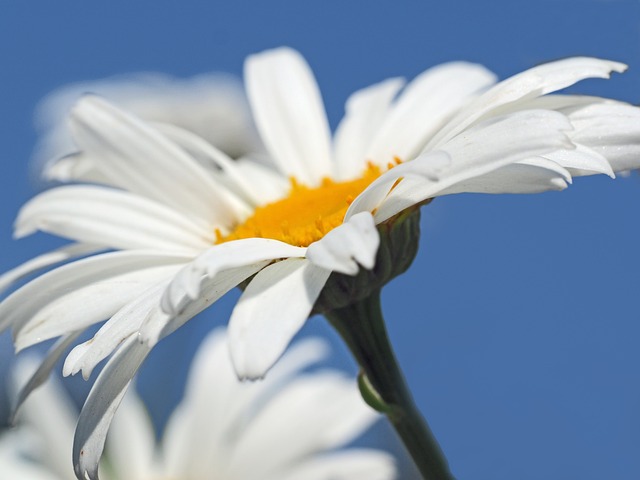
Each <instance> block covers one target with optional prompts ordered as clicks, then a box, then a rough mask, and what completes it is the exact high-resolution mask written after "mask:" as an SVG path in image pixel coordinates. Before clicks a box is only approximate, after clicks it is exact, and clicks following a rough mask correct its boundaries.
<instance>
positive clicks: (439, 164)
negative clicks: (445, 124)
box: [345, 110, 573, 223]
mask: <svg viewBox="0 0 640 480" xmlns="http://www.w3.org/2000/svg"><path fill="white" fill-rule="evenodd" d="M568 130H571V124H570V123H569V121H568V120H567V118H566V117H565V116H564V115H562V114H560V113H557V112H553V111H546V110H525V111H522V112H517V113H514V114H511V115H509V116H506V117H504V118H501V119H496V120H494V121H492V122H487V123H485V124H479V125H477V126H476V127H474V128H472V129H470V130H468V131H466V132H465V133H464V134H463V135H459V136H458V137H455V138H453V139H452V140H450V141H449V142H447V144H446V145H444V146H443V152H427V153H424V154H422V155H420V156H419V157H418V158H417V159H415V160H413V161H411V162H407V163H404V164H402V165H398V166H397V167H395V168H394V169H392V170H390V171H388V172H387V173H385V174H383V175H382V176H381V177H379V178H378V179H376V180H375V181H374V182H373V183H372V184H371V185H370V186H369V187H368V188H367V189H366V190H365V191H364V192H363V193H362V194H361V195H360V196H359V197H357V198H356V199H355V200H354V201H353V203H352V204H351V206H350V207H349V210H348V211H347V215H346V216H345V218H349V217H350V216H352V215H354V214H355V213H357V212H360V211H375V212H376V213H375V219H376V222H377V223H380V222H382V221H384V220H386V219H388V218H390V217H392V216H393V215H395V214H396V213H398V212H400V211H402V210H404V209H405V208H408V207H410V206H412V205H415V204H417V203H420V202H422V201H424V200H426V199H427V198H431V197H434V196H437V195H440V193H441V192H443V191H446V189H448V188H450V187H452V186H453V185H455V184H456V183H459V182H463V181H466V180H468V179H470V178H473V177H477V176H480V175H484V174H487V173H489V172H491V171H493V170H495V169H497V168H500V167H504V166H506V165H508V164H510V163H515V162H518V161H521V160H526V159H528V158H531V157H534V156H537V155H543V154H546V153H549V152H552V151H554V150H558V149H571V148H572V147H573V145H572V144H571V143H570V142H569V141H568V139H567V137H566V135H565V134H564V133H563V132H564V131H568ZM409 176H415V177H418V178H419V179H420V180H421V181H420V182H412V183H411V188H410V189H408V188H407V186H403V185H402V183H404V182H402V181H401V182H400V184H396V182H397V181H398V180H400V179H401V178H403V177H409ZM394 185H395V188H393V187H394ZM392 188H393V190H392V191H391V189H392Z"/></svg>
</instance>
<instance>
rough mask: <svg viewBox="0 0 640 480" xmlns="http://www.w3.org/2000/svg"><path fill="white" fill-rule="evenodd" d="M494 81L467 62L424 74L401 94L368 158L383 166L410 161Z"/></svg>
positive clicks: (438, 67) (377, 134)
mask: <svg viewBox="0 0 640 480" xmlns="http://www.w3.org/2000/svg"><path fill="white" fill-rule="evenodd" d="M495 81H496V76H495V75H494V74H493V73H492V72H490V71H489V70H487V69H486V68H485V67H483V66H481V65H476V64H473V63H467V62H451V63H445V64H442V65H438V66H436V67H433V68H430V69H428V70H426V71H425V72H423V73H422V74H420V75H418V76H417V77H416V78H415V79H414V80H413V81H412V82H411V83H410V84H409V85H407V87H406V89H405V90H404V92H402V94H401V95H400V97H399V98H398V100H397V101H396V103H395V105H394V106H393V108H392V109H391V111H390V112H389V115H387V118H386V119H385V122H384V124H383V125H382V127H381V128H380V130H379V131H378V132H377V133H376V135H375V137H374V138H373V142H372V144H371V145H370V146H369V148H368V149H367V155H366V156H367V158H371V159H373V160H374V161H375V162H376V163H377V164H378V165H383V166H384V165H386V164H387V163H388V162H392V161H393V159H394V157H399V158H400V159H402V160H404V161H408V160H411V159H412V158H414V157H415V156H416V155H417V154H418V153H419V152H420V151H421V150H422V149H423V148H424V146H425V145H426V143H427V141H428V140H429V139H430V138H431V137H432V136H433V135H434V133H435V132H437V131H438V130H439V129H440V128H441V127H442V126H443V125H444V123H445V122H446V121H447V120H448V119H449V118H451V117H452V116H453V115H454V114H455V113H457V112H458V111H459V110H460V108H462V107H464V106H465V105H467V104H468V103H469V102H470V101H471V100H472V99H473V98H474V97H476V96H477V95H478V92H481V91H482V90H484V89H486V88H487V87H489V86H491V85H492V84H494V83H495Z"/></svg>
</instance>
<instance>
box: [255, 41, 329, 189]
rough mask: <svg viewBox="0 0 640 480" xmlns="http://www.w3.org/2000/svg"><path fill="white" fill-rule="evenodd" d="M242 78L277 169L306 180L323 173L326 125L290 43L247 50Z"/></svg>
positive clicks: (309, 182) (304, 67)
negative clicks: (253, 50)
mask: <svg viewBox="0 0 640 480" xmlns="http://www.w3.org/2000/svg"><path fill="white" fill-rule="evenodd" d="M245 84H246V89H247V95H248V97H249V103H250V104H251V108H252V110H253V116H254V118H255V121H256V125H257V127H258V131H259V132H260V135H261V137H262V140H263V141H264V143H265V145H266V147H267V149H268V150H269V153H270V154H271V156H272V158H273V160H274V161H275V162H276V164H277V165H278V167H279V168H280V170H281V171H282V172H283V173H285V174H286V175H287V176H293V177H295V178H296V179H297V180H299V181H300V182H302V183H304V184H307V185H317V184H318V183H319V182H320V180H321V179H322V178H323V177H327V176H329V175H330V174H331V150H330V134H329V125H328V122H327V117H326V114H325V111H324V106H323V104H322V98H321V96H320V91H319V90H318V85H317V84H316V81H315V78H314V76H313V73H312V72H311V69H310V68H309V66H308V65H307V63H306V62H305V60H304V59H303V58H302V56H301V55H300V54H299V53H298V52H296V51H294V50H292V49H290V48H277V49H274V50H268V51H266V52H262V53H259V54H256V55H251V56H249V57H248V58H247V60H246V62H245Z"/></svg>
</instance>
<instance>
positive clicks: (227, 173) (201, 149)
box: [153, 123, 262, 206]
mask: <svg viewBox="0 0 640 480" xmlns="http://www.w3.org/2000/svg"><path fill="white" fill-rule="evenodd" d="M153 126H154V127H155V128H156V129H157V130H158V131H159V132H161V133H162V134H164V135H166V136H167V137H168V138H169V139H170V140H172V141H173V142H175V143H176V144H177V145H180V146H181V147H182V148H184V149H185V150H186V151H187V152H189V153H190V154H191V155H193V157H194V158H196V159H199V160H200V161H201V162H203V163H204V165H205V166H208V167H209V171H211V172H215V171H216V170H219V171H220V173H218V174H217V175H216V179H217V180H223V181H218V187H217V188H218V189H222V190H230V191H231V192H233V194H235V195H237V196H238V197H240V198H241V199H242V200H244V201H245V202H247V203H249V204H251V205H253V206H255V205H259V204H260V202H261V200H262V199H261V198H260V197H259V196H256V194H255V191H254V189H253V185H252V184H251V183H249V182H248V181H247V179H246V177H245V176H244V175H242V172H241V171H240V169H239V168H238V166H237V164H236V162H235V160H233V159H231V157H229V156H228V155H227V154H226V153H224V152H223V151H222V150H219V149H218V148H216V147H214V146H213V145H211V144H210V143H207V142H206V141H205V140H204V139H202V138H201V137H199V136H198V135H196V134H194V133H192V132H190V131H188V130H185V129H182V128H180V127H176V126H175V125H170V124H164V123H153ZM221 174H224V178H220V176H221ZM212 175H213V173H212Z"/></svg>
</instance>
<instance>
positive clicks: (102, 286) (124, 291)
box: [14, 265, 180, 351]
mask: <svg viewBox="0 0 640 480" xmlns="http://www.w3.org/2000/svg"><path fill="white" fill-rule="evenodd" d="M179 268H180V265H163V266H159V267H152V268H145V269H139V270H135V271H132V272H127V273H122V274H119V275H114V276H110V277H108V278H103V279H100V280H97V281H94V282H91V283H88V284H87V285H85V286H82V287H79V288H76V289H74V290H73V291H71V292H69V293H64V294H62V295H60V296H58V297H56V298H55V299H52V300H51V301H50V302H49V303H47V305H45V306H43V307H42V308H40V309H39V310H38V311H35V312H33V313H32V314H31V318H30V319H29V320H28V321H27V322H26V323H24V325H21V326H20V327H19V328H14V337H15V339H14V343H15V346H16V350H17V351H20V350H22V349H24V348H27V347H30V346H31V345H34V344H36V343H40V342H42V341H44V340H48V339H50V338H55V337H57V336H60V335H64V334H66V333H68V332H71V331H75V330H79V329H84V328H87V327H89V326H90V325H93V324H94V323H98V322H100V321H102V320H106V319H107V318H109V317H111V316H112V315H114V314H115V313H116V312H117V311H118V310H120V309H121V308H122V307H123V306H124V305H126V304H127V303H128V302H131V301H134V300H135V299H136V298H138V297H139V296H140V295H142V294H143V293H144V292H145V291H146V290H147V289H148V288H150V287H151V286H152V285H155V284H156V283H157V282H158V281H162V280H163V279H167V278H169V277H171V276H172V275H174V274H175V273H176V272H177V270H178V269H179ZM88 299H90V301H88Z"/></svg>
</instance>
